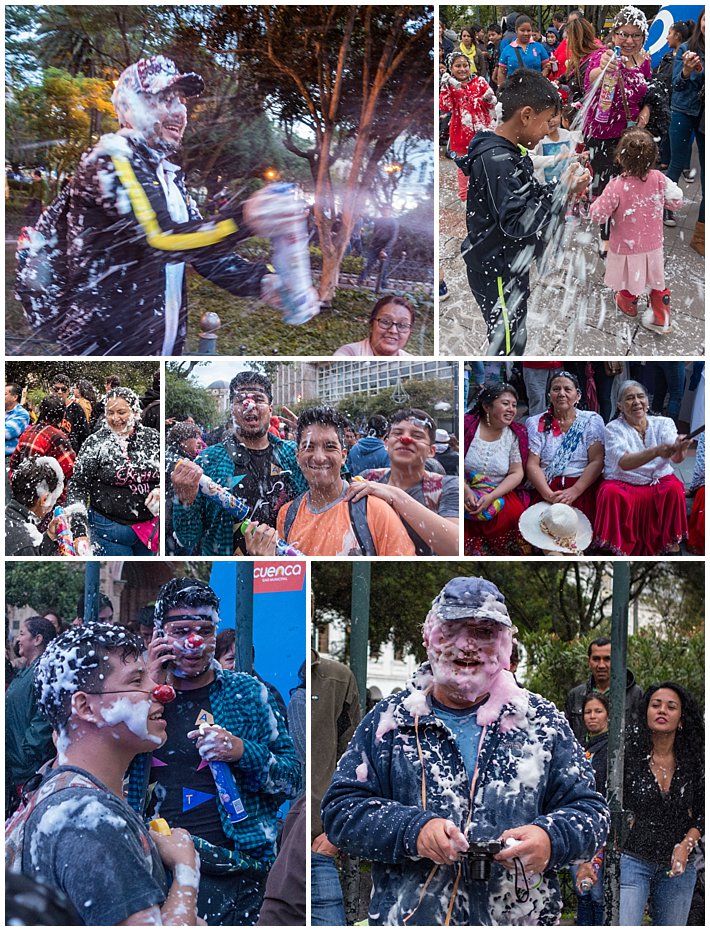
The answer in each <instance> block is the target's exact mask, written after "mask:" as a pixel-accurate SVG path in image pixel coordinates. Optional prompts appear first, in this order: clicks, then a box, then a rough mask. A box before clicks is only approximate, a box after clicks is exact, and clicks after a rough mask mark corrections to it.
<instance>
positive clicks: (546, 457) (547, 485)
mask: <svg viewBox="0 0 710 931" xmlns="http://www.w3.org/2000/svg"><path fill="white" fill-rule="evenodd" d="M548 394H549V398H550V407H549V408H548V410H546V411H545V413H544V414H541V415H540V416H537V415H536V416H534V417H528V419H527V420H526V421H525V426H526V427H527V431H528V443H529V446H530V455H529V457H528V465H527V469H526V473H527V476H528V479H529V480H530V482H531V483H532V485H533V486H534V488H535V492H536V493H535V494H534V495H533V501H534V502H537V501H540V500H542V501H547V502H548V504H569V505H574V506H575V507H576V508H579V510H580V511H582V512H583V513H584V514H586V515H587V517H588V518H589V520H590V522H591V523H592V524H594V512H595V507H596V494H597V486H598V482H599V476H600V475H601V473H602V468H603V467H604V421H603V420H602V419H601V417H600V416H599V414H595V413H594V412H593V411H580V410H578V409H577V405H578V404H579V401H580V399H581V397H582V395H581V393H580V390H579V382H578V381H577V378H576V377H575V376H574V375H573V374H572V373H571V372H556V373H555V374H554V375H553V376H552V377H551V378H550V387H549V389H548Z"/></svg>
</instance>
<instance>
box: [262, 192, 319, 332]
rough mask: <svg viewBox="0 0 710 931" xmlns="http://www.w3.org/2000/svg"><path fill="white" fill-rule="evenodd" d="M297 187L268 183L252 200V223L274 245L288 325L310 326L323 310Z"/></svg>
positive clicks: (273, 257)
mask: <svg viewBox="0 0 710 931" xmlns="http://www.w3.org/2000/svg"><path fill="white" fill-rule="evenodd" d="M296 190H297V189H296V185H295V184H288V183H286V182H278V183H276V184H267V185H266V187H265V188H262V189H261V190H260V191H257V193H256V194H254V195H253V197H251V198H250V201H249V203H250V211H249V224H250V226H251V227H252V229H254V231H255V232H256V233H258V234H259V235H260V236H269V237H270V238H271V241H272V244H273V255H272V261H273V263H274V268H275V269H276V273H277V275H278V276H279V279H280V282H281V284H280V288H279V297H280V298H281V303H282V305H283V317H284V323H291V324H294V325H297V324H301V323H306V321H307V320H310V319H311V318H312V317H315V316H316V314H317V313H318V312H319V311H320V305H319V302H318V297H317V294H316V292H315V291H314V289H313V281H312V278H311V263H310V258H309V255H308V228H307V226H306V217H305V213H304V206H303V204H302V203H301V202H300V201H299V199H298V197H297V196H296Z"/></svg>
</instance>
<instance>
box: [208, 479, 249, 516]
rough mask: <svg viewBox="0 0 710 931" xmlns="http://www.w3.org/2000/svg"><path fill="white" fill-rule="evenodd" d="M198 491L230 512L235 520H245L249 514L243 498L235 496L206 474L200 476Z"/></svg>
mask: <svg viewBox="0 0 710 931" xmlns="http://www.w3.org/2000/svg"><path fill="white" fill-rule="evenodd" d="M200 493H201V494H203V495H205V497H207V498H210V499H211V500H212V501H216V502H217V504H218V505H219V506H220V507H221V508H224V510H225V511H226V512H227V513H228V514H231V515H232V517H234V518H235V519H236V520H246V518H247V516H248V515H249V505H248V504H247V502H246V500H245V499H244V498H237V497H236V496H235V495H233V494H232V493H231V491H229V490H228V489H226V488H224V486H223V485H218V484H217V482H213V481H212V479H211V478H210V477H209V476H207V475H201V476H200Z"/></svg>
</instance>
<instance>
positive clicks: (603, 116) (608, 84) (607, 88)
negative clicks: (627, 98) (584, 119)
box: [594, 45, 621, 123]
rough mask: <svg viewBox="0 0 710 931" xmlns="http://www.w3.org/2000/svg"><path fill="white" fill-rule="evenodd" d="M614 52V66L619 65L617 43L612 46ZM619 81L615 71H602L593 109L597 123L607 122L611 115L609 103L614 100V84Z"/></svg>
mask: <svg viewBox="0 0 710 931" xmlns="http://www.w3.org/2000/svg"><path fill="white" fill-rule="evenodd" d="M614 54H615V55H616V66H617V68H618V67H619V63H620V62H621V48H620V47H619V46H618V45H615V46H614ZM618 83H619V76H618V74H617V72H616V71H609V68H608V67H607V70H606V71H605V72H604V77H603V78H602V86H601V90H600V91H599V102H598V103H597V109H596V110H595V111H594V119H595V120H596V121H597V123H608V122H609V117H610V115H611V105H612V103H613V101H614V94H615V93H616V85H617V84H618Z"/></svg>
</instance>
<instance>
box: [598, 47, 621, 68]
mask: <svg viewBox="0 0 710 931" xmlns="http://www.w3.org/2000/svg"><path fill="white" fill-rule="evenodd" d="M598 67H599V68H600V70H602V71H603V70H604V69H605V68H606V69H607V71H608V72H609V74H614V72H615V71H616V70H617V69H618V67H619V63H618V60H617V58H616V53H615V52H614V49H611V48H608V49H607V50H606V52H604V54H603V55H602V57H601V58H600V59H599V66H598Z"/></svg>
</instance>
